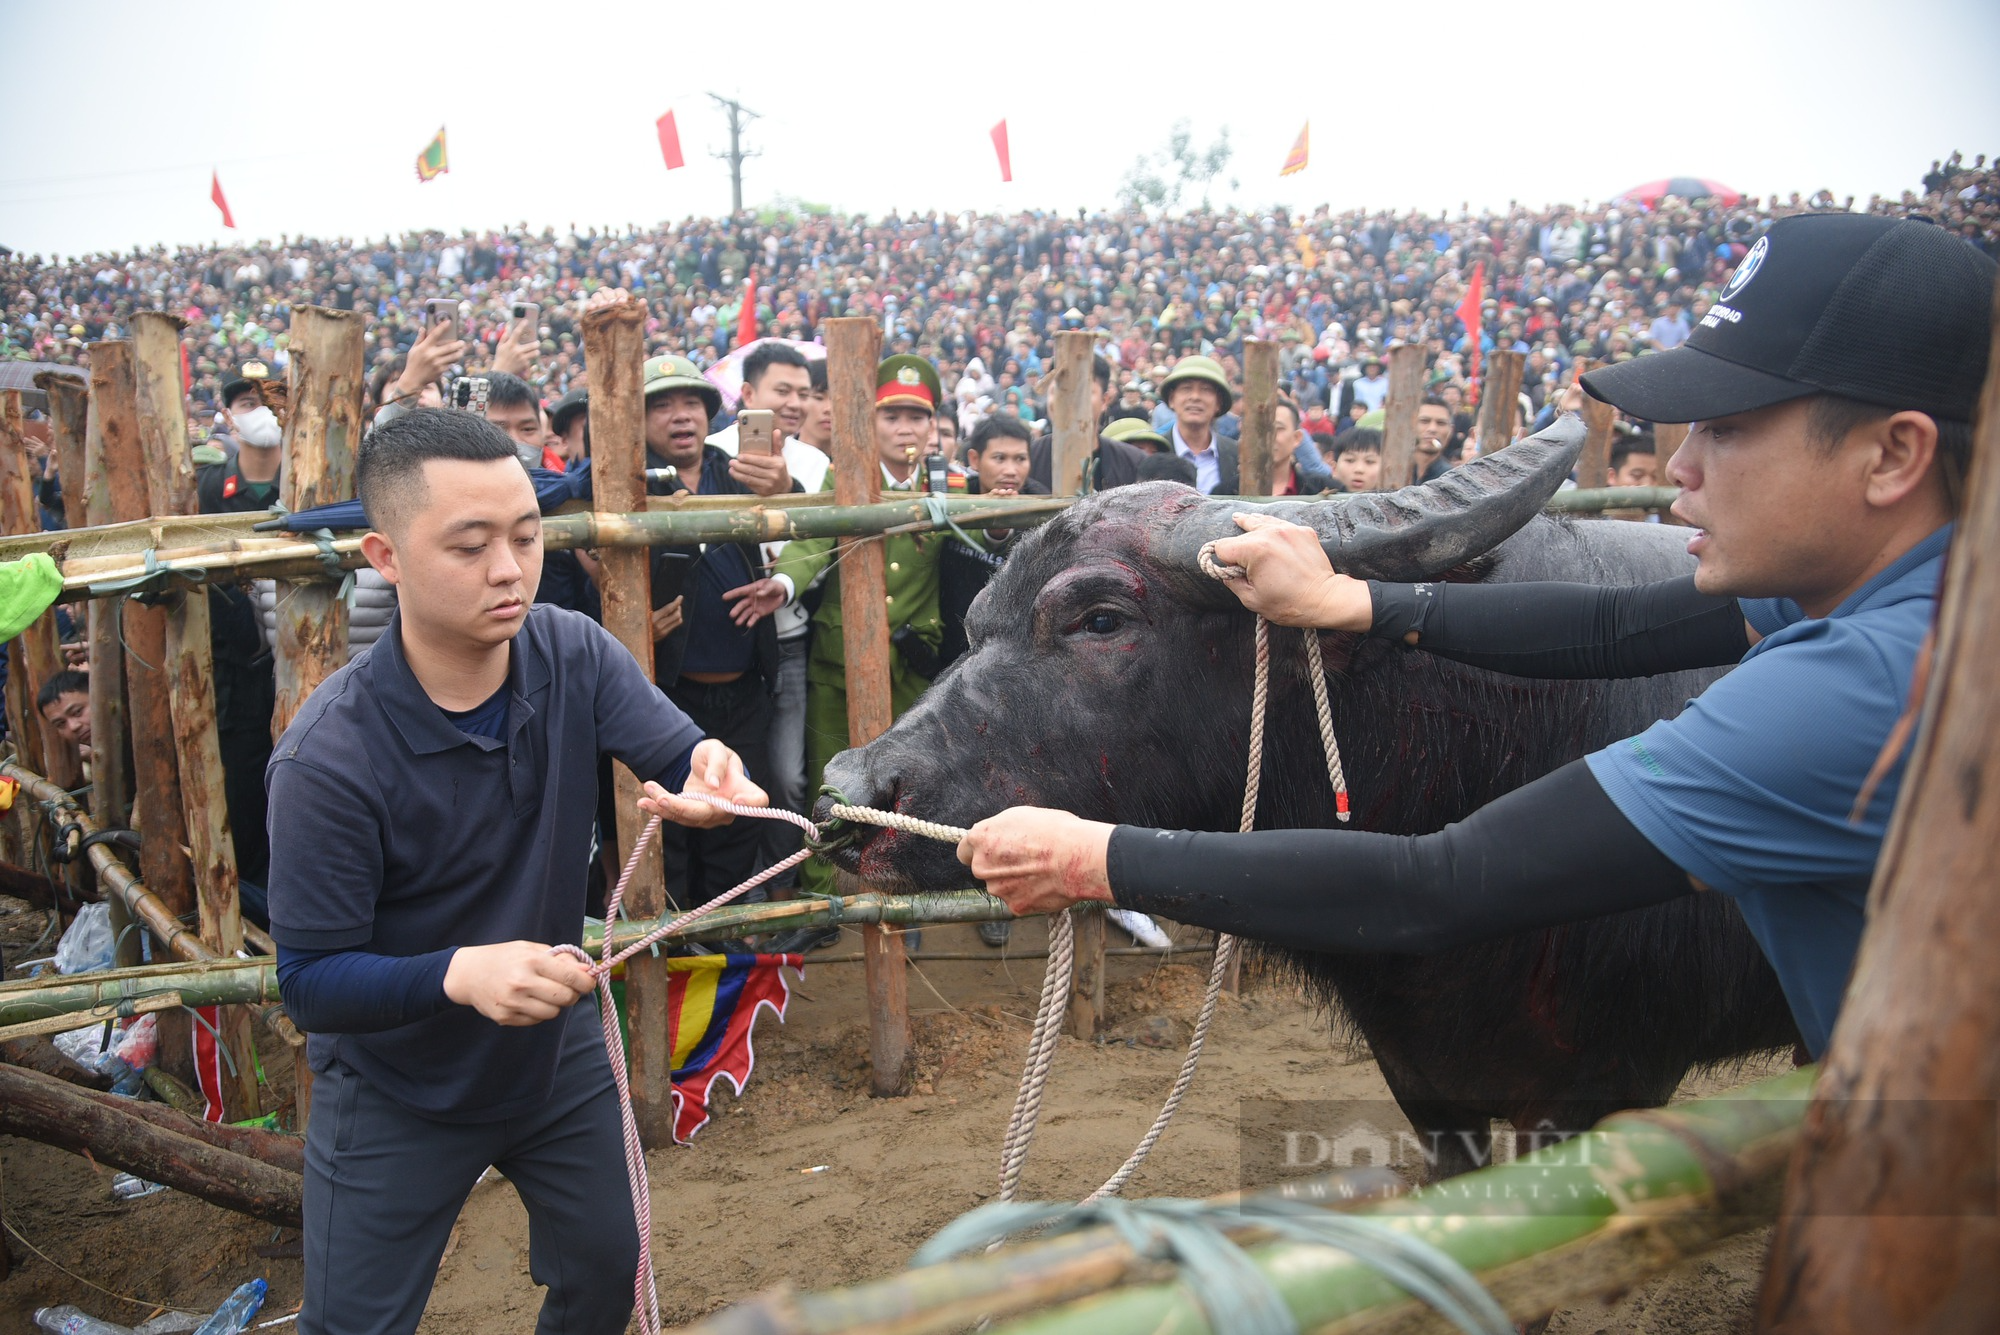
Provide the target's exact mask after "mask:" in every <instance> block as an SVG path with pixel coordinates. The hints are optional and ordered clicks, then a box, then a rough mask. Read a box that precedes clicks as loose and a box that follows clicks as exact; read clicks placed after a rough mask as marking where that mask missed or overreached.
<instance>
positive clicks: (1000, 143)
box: [993, 116, 1014, 181]
mask: <svg viewBox="0 0 2000 1335" xmlns="http://www.w3.org/2000/svg"><path fill="white" fill-rule="evenodd" d="M993 151H994V152H995V153H998V154H999V155H1000V179H1001V180H1003V181H1011V180H1013V179H1014V159H1013V157H1012V156H1011V155H1009V154H1008V152H1007V118H1006V117H1005V116H1002V117H1001V118H1000V123H999V124H998V125H996V126H994V127H993Z"/></svg>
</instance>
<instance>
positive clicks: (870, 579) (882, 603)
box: [826, 316, 1090, 1096]
mask: <svg viewBox="0 0 2000 1335" xmlns="http://www.w3.org/2000/svg"><path fill="white" fill-rule="evenodd" d="M1061 337H1062V336H1061V335H1058V338H1059V339H1060V338H1061ZM1086 338H1087V336H1086ZM1059 346H1068V347H1069V348H1070V349H1071V352H1070V354H1069V355H1070V358H1071V375H1072V378H1073V377H1074V372H1075V364H1074V363H1075V357H1076V353H1075V351H1074V349H1075V347H1076V344H1075V342H1074V340H1072V341H1071V342H1070V343H1069V344H1067V345H1060V344H1059ZM881 347H882V330H881V326H880V325H878V324H877V323H876V322H875V321H874V320H872V319H869V318H867V317H866V316H844V317H841V318H839V319H834V320H829V321H828V322H827V324H826V379H827V393H828V396H829V397H830V398H831V399H832V400H833V495H834V500H835V502H836V503H837V504H840V505H874V504H878V503H879V502H880V500H881V495H882V464H881V462H880V460H881V454H880V451H879V450H878V449H877V447H876V444H875V367H876V365H877V362H878V360H879V354H880V352H881ZM1089 369H1090V368H1089V363H1088V361H1086V362H1085V363H1084V364H1083V372H1084V375H1085V378H1086V379H1085V387H1086V388H1088V375H1089ZM1057 374H1058V382H1059V383H1058V387H1057V393H1058V394H1062V393H1064V392H1065V387H1064V385H1063V383H1062V382H1061V381H1060V377H1061V375H1062V372H1061V371H1060V370H1059V371H1058V373H1057ZM1058 448H1060V446H1058ZM1079 466H1080V465H1079ZM1064 476H1065V475H1062V474H1058V475H1057V479H1058V480H1059V481H1060V480H1061V479H1062V478H1063V477H1064ZM883 545H884V544H882V543H879V542H855V541H852V540H847V541H843V542H842V543H841V544H840V555H839V560H840V562H841V567H840V612H841V619H842V626H841V643H842V649H843V651H844V654H845V661H846V664H847V743H848V745H849V746H866V745H867V744H868V743H870V742H872V741H874V740H875V739H876V738H877V737H879V736H881V735H882V734H883V733H885V732H887V731H888V730H889V725H890V724H891V723H892V722H894V721H895V709H894V704H893V702H892V700H891V697H890V689H889V601H888V599H889V595H888V579H887V574H886V572H885V570H884V568H883V562H884V559H885V558H884V556H883V552H882V548H883ZM844 875H845V874H844V873H843V876H844ZM861 951H862V953H863V954H864V955H866V956H867V957H868V978H867V987H868V1059H869V1065H870V1068H871V1071H872V1075H873V1082H874V1090H875V1093H876V1094H877V1095H878V1096H887V1095H894V1094H900V1093H902V1092H903V1088H904V1085H905V1084H906V1082H907V1079H908V1072H909V1064H910V1003H909V994H908V991H907V987H908V979H907V978H906V976H905V974H904V969H903V938H902V935H901V934H900V933H897V932H885V931H883V930H882V929H881V928H880V927H879V926H877V925H873V924H870V925H868V926H864V927H863V928H862V929H861Z"/></svg>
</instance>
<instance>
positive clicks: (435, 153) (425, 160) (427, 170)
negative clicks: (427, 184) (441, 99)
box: [417, 125, 451, 181]
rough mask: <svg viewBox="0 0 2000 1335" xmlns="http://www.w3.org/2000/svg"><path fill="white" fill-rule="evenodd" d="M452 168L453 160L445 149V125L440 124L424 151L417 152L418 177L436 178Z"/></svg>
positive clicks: (421, 178) (423, 178)
mask: <svg viewBox="0 0 2000 1335" xmlns="http://www.w3.org/2000/svg"><path fill="white" fill-rule="evenodd" d="M450 170H451V160H450V159H449V158H447V157H446V156H445V151H444V126H442V125H440V126H438V132H437V134H436V135H435V136H434V137H432V139H431V141H430V143H428V144H426V145H424V151H423V152H421V153H419V154H417V179H418V180H419V181H429V180H434V179H436V178H437V177H440V176H442V175H444V174H445V173H446V172H448V171H450Z"/></svg>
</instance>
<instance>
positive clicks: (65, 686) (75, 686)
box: [35, 668, 90, 714]
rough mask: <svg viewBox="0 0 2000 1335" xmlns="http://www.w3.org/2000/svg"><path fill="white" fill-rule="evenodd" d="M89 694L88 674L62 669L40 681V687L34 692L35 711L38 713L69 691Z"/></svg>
mask: <svg viewBox="0 0 2000 1335" xmlns="http://www.w3.org/2000/svg"><path fill="white" fill-rule="evenodd" d="M73 691H74V692H80V693H82V694H84V695H89V694H90V674H89V673H88V672H77V671H75V670H73V669H68V668H66V669H64V670H63V671H61V672H58V673H56V675H55V676H53V677H50V678H49V679H48V680H47V681H45V682H43V683H42V689H41V690H39V691H36V692H35V712H36V713H38V714H39V713H40V712H41V711H42V710H44V709H47V708H48V707H49V706H50V705H52V704H54V703H55V702H56V701H57V700H59V699H61V698H62V697H63V696H65V695H68V694H70V693H71V692H73Z"/></svg>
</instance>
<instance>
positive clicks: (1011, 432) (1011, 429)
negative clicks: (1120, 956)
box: [965, 413, 1035, 454]
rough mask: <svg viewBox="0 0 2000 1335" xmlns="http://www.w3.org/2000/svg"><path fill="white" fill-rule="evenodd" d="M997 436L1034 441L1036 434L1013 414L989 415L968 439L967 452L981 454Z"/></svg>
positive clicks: (982, 419)
mask: <svg viewBox="0 0 2000 1335" xmlns="http://www.w3.org/2000/svg"><path fill="white" fill-rule="evenodd" d="M995 436H1006V437H1007V438H1008V439H1010V440H1027V441H1032V440H1033V439H1034V438H1035V433H1034V432H1032V431H1030V430H1029V429H1028V424H1027V423H1026V422H1023V421H1022V420H1021V419H1020V418H1018V417H1016V416H1014V414H1012V413H988V414H987V415H986V416H985V417H983V418H981V419H980V422H979V425H978V426H976V427H974V428H972V434H971V435H970V436H969V437H967V438H966V442H965V452H966V453H967V454H977V453H979V452H980V451H981V450H983V449H985V448H986V446H987V444H988V443H989V442H990V441H992V439H993V438H994V437H995Z"/></svg>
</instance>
